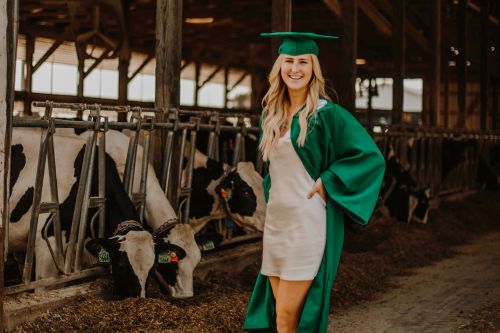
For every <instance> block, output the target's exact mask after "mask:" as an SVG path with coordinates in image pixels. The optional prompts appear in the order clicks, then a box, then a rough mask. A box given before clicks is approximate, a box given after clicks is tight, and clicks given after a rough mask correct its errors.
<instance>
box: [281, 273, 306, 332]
mask: <svg viewBox="0 0 500 333" xmlns="http://www.w3.org/2000/svg"><path fill="white" fill-rule="evenodd" d="M311 284H312V280H308V281H288V280H280V281H279V287H278V297H276V325H277V327H278V332H279V333H295V332H296V331H297V326H298V324H299V315H300V312H301V311H302V307H303V306H304V302H305V300H306V296H307V293H308V291H309V288H310V287H311Z"/></svg>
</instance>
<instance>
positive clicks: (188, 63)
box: [181, 60, 191, 72]
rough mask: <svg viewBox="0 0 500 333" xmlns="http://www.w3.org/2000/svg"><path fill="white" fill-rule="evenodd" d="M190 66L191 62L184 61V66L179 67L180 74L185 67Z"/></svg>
mask: <svg viewBox="0 0 500 333" xmlns="http://www.w3.org/2000/svg"><path fill="white" fill-rule="evenodd" d="M190 64H191V61H189V60H186V62H184V65H182V66H181V72H182V71H183V70H184V69H185V68H186V67H187V66H189V65H190Z"/></svg>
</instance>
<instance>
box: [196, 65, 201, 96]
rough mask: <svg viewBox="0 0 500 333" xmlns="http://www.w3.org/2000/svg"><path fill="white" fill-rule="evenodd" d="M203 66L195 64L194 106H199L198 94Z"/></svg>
mask: <svg viewBox="0 0 500 333" xmlns="http://www.w3.org/2000/svg"><path fill="white" fill-rule="evenodd" d="M200 73H201V64H200V63H199V62H195V63H194V106H198V92H199V91H200Z"/></svg>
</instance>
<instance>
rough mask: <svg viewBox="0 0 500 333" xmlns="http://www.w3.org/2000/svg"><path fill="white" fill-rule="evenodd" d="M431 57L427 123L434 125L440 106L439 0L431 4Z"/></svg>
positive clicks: (440, 44) (440, 45)
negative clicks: (429, 99) (430, 85)
mask: <svg viewBox="0 0 500 333" xmlns="http://www.w3.org/2000/svg"><path fill="white" fill-rule="evenodd" d="M433 7H434V8H433V13H432V14H433V27H434V29H433V30H434V34H433V39H432V42H433V49H434V50H433V51H434V52H433V53H434V54H433V57H432V92H431V98H432V100H431V107H430V109H429V125H431V126H436V125H437V119H438V115H439V114H440V106H441V100H440V99H441V52H442V49H443V48H442V42H441V0H434V5H433Z"/></svg>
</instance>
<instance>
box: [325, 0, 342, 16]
mask: <svg viewBox="0 0 500 333" xmlns="http://www.w3.org/2000/svg"><path fill="white" fill-rule="evenodd" d="M323 3H324V4H325V5H326V6H327V7H328V9H330V10H331V11H332V13H333V14H335V16H336V17H342V7H341V5H340V2H339V0H323Z"/></svg>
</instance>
